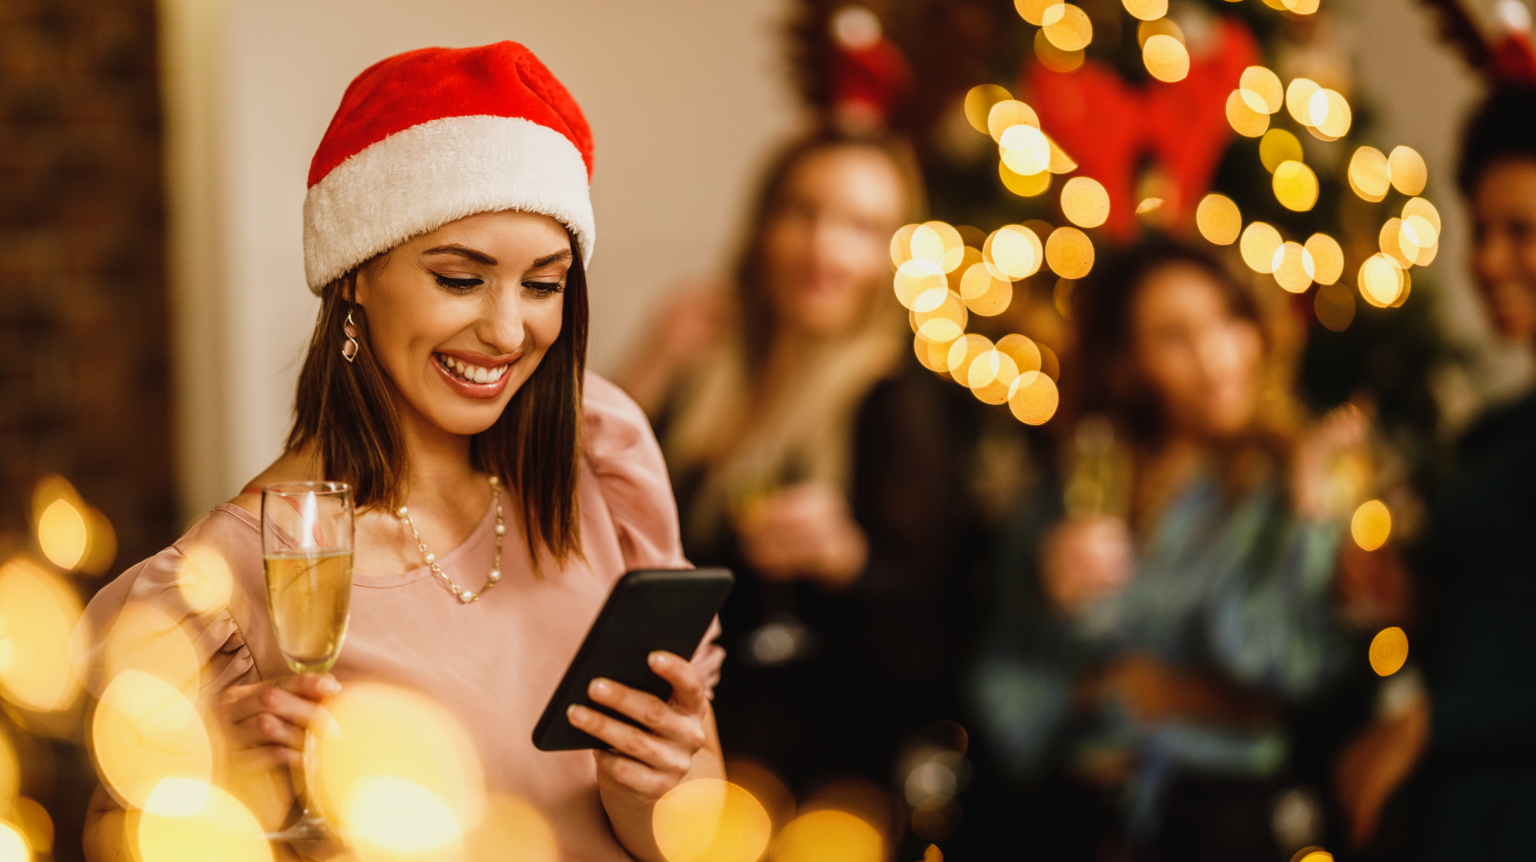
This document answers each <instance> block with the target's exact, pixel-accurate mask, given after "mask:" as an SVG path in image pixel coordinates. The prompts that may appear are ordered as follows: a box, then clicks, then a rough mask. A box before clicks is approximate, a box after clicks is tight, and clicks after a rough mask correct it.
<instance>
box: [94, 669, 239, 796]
mask: <svg viewBox="0 0 1536 862" xmlns="http://www.w3.org/2000/svg"><path fill="white" fill-rule="evenodd" d="M91 750H92V752H93V753H94V754H95V756H96V768H97V771H98V772H100V773H101V779H102V782H103V783H104V784H105V785H106V787H107V788H108V789H109V790H110V791H111V792H112V795H113V796H115V797H116V798H117V799H118V800H119V801H121V802H123V803H126V804H128V805H131V806H133V807H135V808H143V809H145V810H153V809H152V807H151V805H150V796H151V795H152V794H153V792H154V791H155V789H156V788H157V787H158V786H159V785H160V782H161V781H162V780H164V779H166V778H184V779H188V780H191V781H193V782H196V783H198V785H199V786H206V785H207V784H208V782H210V781H212V780H213V767H214V761H213V752H214V747H213V743H212V741H211V739H210V737H209V735H208V729H207V727H206V726H205V725H204V723H203V719H202V717H201V716H200V715H198V712H197V709H196V708H195V707H193V706H192V704H191V702H189V701H188V700H187V699H186V698H185V697H184V696H182V694H181V692H179V691H177V690H176V688H175V687H173V686H171V685H170V684H169V683H167V682H165V681H164V680H162V679H160V678H158V677H155V676H151V675H150V674H147V673H144V672H142V671H137V670H131V669H130V670H125V671H123V672H122V673H120V674H118V675H117V677H116V678H115V679H113V680H112V682H111V684H110V685H108V686H107V689H106V691H104V692H103V693H102V695H101V702H100V703H99V704H97V706H96V714H95V716H94V717H93V718H92V721H91Z"/></svg>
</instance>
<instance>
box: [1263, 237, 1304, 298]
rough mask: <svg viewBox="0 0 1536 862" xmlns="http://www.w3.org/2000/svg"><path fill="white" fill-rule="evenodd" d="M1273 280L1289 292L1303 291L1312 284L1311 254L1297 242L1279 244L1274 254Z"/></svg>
mask: <svg viewBox="0 0 1536 862" xmlns="http://www.w3.org/2000/svg"><path fill="white" fill-rule="evenodd" d="M1273 269H1274V276H1275V282H1276V283H1278V284H1279V285H1280V286H1281V287H1282V288H1284V289H1285V290H1287V291H1289V292H1291V293H1303V292H1305V291H1306V289H1307V288H1309V287H1311V286H1312V273H1313V271H1314V264H1313V263H1312V255H1311V254H1309V253H1308V252H1307V250H1306V249H1305V248H1303V247H1302V245H1301V243H1298V242H1287V243H1283V244H1281V246H1280V248H1279V249H1277V250H1276V251H1275V256H1274V267H1273Z"/></svg>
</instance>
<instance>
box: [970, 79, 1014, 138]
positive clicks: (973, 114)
mask: <svg viewBox="0 0 1536 862" xmlns="http://www.w3.org/2000/svg"><path fill="white" fill-rule="evenodd" d="M1012 98H1013V95H1012V94H1011V93H1009V92H1008V91H1007V90H1005V89H1003V88H1002V87H999V86H997V85H996V84H981V85H979V86H975V87H972V88H971V89H970V90H969V91H968V92H967V93H966V94H965V119H966V122H968V123H970V124H971V128H973V129H975V130H976V131H978V132H982V133H984V134H987V133H990V129H989V128H988V126H987V118H988V116H989V115H990V114H991V112H992V106H993V105H996V104H997V103H999V102H1006V101H1009V100H1011V99H1012Z"/></svg>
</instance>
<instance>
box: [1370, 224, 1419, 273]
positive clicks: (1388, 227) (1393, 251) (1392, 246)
mask: <svg viewBox="0 0 1536 862" xmlns="http://www.w3.org/2000/svg"><path fill="white" fill-rule="evenodd" d="M1376 240H1377V245H1379V246H1380V247H1381V253H1382V254H1384V255H1386V256H1387V257H1390V258H1392V260H1393V261H1394V262H1396V263H1397V265H1398V266H1400V267H1402V268H1403V269H1407V268H1408V267H1410V266H1413V259H1414V258H1415V257H1417V256H1418V251H1419V248H1418V246H1416V245H1412V244H1411V243H1410V244H1409V246H1408V250H1407V251H1405V250H1404V243H1403V220H1402V219H1400V218H1389V219H1387V220H1386V222H1385V223H1383V224H1382V226H1381V231H1380V233H1379V234H1378V235H1377V238H1376Z"/></svg>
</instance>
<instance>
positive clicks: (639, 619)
mask: <svg viewBox="0 0 1536 862" xmlns="http://www.w3.org/2000/svg"><path fill="white" fill-rule="evenodd" d="M735 582H736V579H735V578H734V577H732V576H731V573H730V572H729V571H727V570H726V569H677V570H672V569H651V570H646V571H637V572H630V573H628V574H626V575H625V576H624V577H622V578H620V579H619V582H618V583H617V584H614V587H613V592H611V593H609V594H608V601H607V602H606V603H604V604H603V609H602V611H601V612H599V613H598V615H597V621H596V622H594V623H592V628H591V629H590V630H589V631H588V632H587V638H586V640H584V641H582V643H581V649H579V650H577V652H576V657H575V658H573V659H571V666H570V667H568V668H566V671H565V676H564V677H563V678H562V679H561V680H560V685H559V686H557V687H556V688H555V694H554V696H553V697H551V698H550V699H549V706H547V707H545V708H544V714H543V715H542V716H541V717H540V718H539V723H538V724H537V725H535V726H534V728H533V744H534V746H535V747H536V748H538V749H539V750H540V751H572V750H574V749H580V748H607V747H608V744H607V743H605V742H603V741H602V740H600V739H598V738H596V737H594V736H592V735H590V734H588V733H587V732H586V731H582V730H577V729H576V728H575V727H573V726H571V722H570V719H569V718H567V717H566V710H567V709H569V708H570V706H571V704H574V703H579V704H581V705H582V706H585V707H589V708H591V709H595V710H597V711H599V712H602V713H605V714H607V715H611V716H613V717H614V718H617V719H620V720H622V721H627V722H629V723H630V724H634V725H636V726H637V727H638V726H639V724H638V723H637V722H635V721H633V720H631V719H630V718H629V717H628V716H624V715H620V714H619V713H617V712H615V711H613V710H611V709H609V708H607V707H605V706H599V705H598V704H595V703H593V702H592V700H591V699H590V698H588V697H587V686H588V685H589V684H590V683H591V682H592V680H593V679H594V678H596V677H604V678H606V679H611V680H613V681H615V682H619V683H623V684H624V685H627V686H629V687H631V688H637V689H639V690H641V691H646V692H650V693H651V694H654V695H656V696H657V697H659V698H661V699H662V700H666V699H667V698H669V697H671V696H672V686H671V684H669V683H668V682H667V681H666V680H664V679H662V678H661V677H659V676H657V675H656V674H655V672H653V671H652V670H651V668H650V665H649V664H648V663H647V659H648V657H649V656H650V654H651V653H653V652H656V651H657V650H665V651H666V652H671V653H676V654H677V655H680V656H682V657H683V658H685V659H687V658H690V657H691V656H692V655H693V652H694V650H696V649H697V648H698V646H699V642H700V641H702V640H703V639H704V633H705V632H707V631H709V624H710V622H711V621H712V620H714V618H715V614H717V613H719V612H720V606H721V605H723V604H725V597H726V596H727V595H728V594H730V592H731V587H732V586H733V585H734V584H735Z"/></svg>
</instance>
